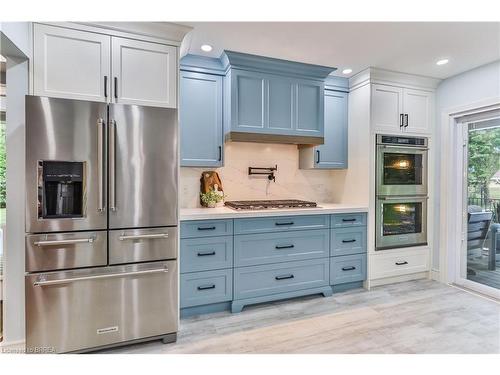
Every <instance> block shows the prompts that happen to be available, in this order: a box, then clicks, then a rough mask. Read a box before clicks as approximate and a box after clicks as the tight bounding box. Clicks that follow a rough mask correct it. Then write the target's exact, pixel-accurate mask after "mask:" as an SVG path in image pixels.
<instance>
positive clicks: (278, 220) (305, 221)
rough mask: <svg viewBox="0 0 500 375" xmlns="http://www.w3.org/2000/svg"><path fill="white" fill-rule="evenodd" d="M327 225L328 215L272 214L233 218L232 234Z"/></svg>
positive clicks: (323, 226)
mask: <svg viewBox="0 0 500 375" xmlns="http://www.w3.org/2000/svg"><path fill="white" fill-rule="evenodd" d="M329 227H330V217H329V215H303V216H273V217H253V218H246V219H234V234H253V233H267V232H285V231H293V230H306V229H327V228H329Z"/></svg>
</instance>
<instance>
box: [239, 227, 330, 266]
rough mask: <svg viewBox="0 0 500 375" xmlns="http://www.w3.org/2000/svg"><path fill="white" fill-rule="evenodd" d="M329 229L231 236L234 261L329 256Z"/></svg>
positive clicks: (247, 262)
mask: <svg viewBox="0 0 500 375" xmlns="http://www.w3.org/2000/svg"><path fill="white" fill-rule="evenodd" d="M329 242H330V241H329V230H328V229H316V230H304V231H296V232H290V233H287V234H286V235H283V233H281V232H280V233H260V234H245V235H238V236H235V237H234V265H235V267H238V266H254V265H259V264H268V263H278V262H285V261H294V260H304V259H314V258H324V257H328V256H329Z"/></svg>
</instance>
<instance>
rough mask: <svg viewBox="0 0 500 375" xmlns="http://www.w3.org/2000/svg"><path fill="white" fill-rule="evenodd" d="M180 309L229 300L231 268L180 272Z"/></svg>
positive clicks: (231, 287)
mask: <svg viewBox="0 0 500 375" xmlns="http://www.w3.org/2000/svg"><path fill="white" fill-rule="evenodd" d="M180 289H181V293H180V294H181V297H180V299H181V309H182V308H185V307H191V306H199V305H208V304H214V303H218V302H224V301H231V300H232V298H233V270H232V269H227V270H216V271H203V272H193V273H185V274H181V283H180Z"/></svg>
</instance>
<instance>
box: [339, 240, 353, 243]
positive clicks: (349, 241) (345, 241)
mask: <svg viewBox="0 0 500 375" xmlns="http://www.w3.org/2000/svg"><path fill="white" fill-rule="evenodd" d="M342 242H343V243H351V242H356V240H354V239H352V240H342Z"/></svg>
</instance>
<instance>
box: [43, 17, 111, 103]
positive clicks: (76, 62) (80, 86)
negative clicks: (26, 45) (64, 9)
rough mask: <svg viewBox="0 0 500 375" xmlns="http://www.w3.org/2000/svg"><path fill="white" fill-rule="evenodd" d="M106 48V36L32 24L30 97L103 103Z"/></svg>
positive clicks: (106, 77) (106, 90) (107, 69)
mask: <svg viewBox="0 0 500 375" xmlns="http://www.w3.org/2000/svg"><path fill="white" fill-rule="evenodd" d="M110 49H111V37H110V36H108V35H103V34H95V33H90V32H85V31H78V30H72V29H65V28H62V27H55V26H47V25H41V24H34V56H33V73H34V75H33V92H34V94H35V95H38V96H50V97H56V98H68V99H80V100H91V101H100V102H106V101H107V98H106V95H107V94H108V93H109V78H110V68H111V63H110ZM105 85H108V87H107V88H105Z"/></svg>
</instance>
